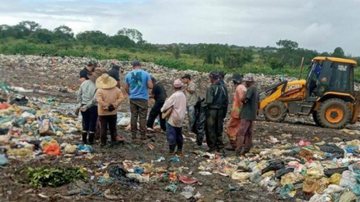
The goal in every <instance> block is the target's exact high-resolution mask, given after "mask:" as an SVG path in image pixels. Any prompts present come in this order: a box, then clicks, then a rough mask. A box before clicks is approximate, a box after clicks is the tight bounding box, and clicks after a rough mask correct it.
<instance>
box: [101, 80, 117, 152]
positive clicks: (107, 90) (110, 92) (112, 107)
mask: <svg viewBox="0 0 360 202" xmlns="http://www.w3.org/2000/svg"><path fill="white" fill-rule="evenodd" d="M116 86H117V81H116V80H115V79H114V78H112V77H111V76H109V75H108V74H103V75H101V76H100V77H99V78H98V79H97V80H96V88H97V91H96V100H97V102H98V114H99V121H100V127H101V130H100V137H101V146H105V145H106V141H107V135H106V133H107V128H108V127H109V130H110V135H111V144H112V145H114V144H115V143H116V136H117V131H116V122H117V110H116V109H117V108H118V107H119V106H120V104H121V102H122V101H123V100H124V95H123V94H122V92H121V90H120V89H119V88H118V87H116Z"/></svg>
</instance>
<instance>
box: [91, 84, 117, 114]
mask: <svg viewBox="0 0 360 202" xmlns="http://www.w3.org/2000/svg"><path fill="white" fill-rule="evenodd" d="M96 100H97V102H98V114H99V116H108V115H116V114H117V110H116V109H117V108H118V107H119V106H120V104H121V102H122V101H123V100H124V95H123V93H122V92H121V90H120V89H119V88H117V87H114V88H111V89H98V90H97V91H96ZM110 104H112V105H113V106H114V107H115V110H113V111H109V110H108V107H109V105H110Z"/></svg>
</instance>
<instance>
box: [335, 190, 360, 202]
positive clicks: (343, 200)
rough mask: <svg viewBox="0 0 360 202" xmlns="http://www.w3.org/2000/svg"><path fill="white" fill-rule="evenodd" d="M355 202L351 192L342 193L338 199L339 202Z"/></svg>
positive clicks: (354, 196)
mask: <svg viewBox="0 0 360 202" xmlns="http://www.w3.org/2000/svg"><path fill="white" fill-rule="evenodd" d="M349 201H356V195H355V194H354V193H352V192H351V191H346V192H344V193H343V194H342V195H341V196H340V199H339V202H349Z"/></svg>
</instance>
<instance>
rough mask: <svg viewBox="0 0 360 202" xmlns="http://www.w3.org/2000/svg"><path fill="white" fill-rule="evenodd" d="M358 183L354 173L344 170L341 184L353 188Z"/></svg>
mask: <svg viewBox="0 0 360 202" xmlns="http://www.w3.org/2000/svg"><path fill="white" fill-rule="evenodd" d="M355 185H356V179H355V176H354V175H353V173H352V172H351V171H349V170H347V171H344V172H343V173H342V175H341V180H340V186H342V187H347V188H351V187H354V186H355Z"/></svg>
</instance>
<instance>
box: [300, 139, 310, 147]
mask: <svg viewBox="0 0 360 202" xmlns="http://www.w3.org/2000/svg"><path fill="white" fill-rule="evenodd" d="M297 145H298V146H300V147H306V146H309V145H311V142H310V141H307V140H300V141H299V142H298V143H297Z"/></svg>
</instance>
